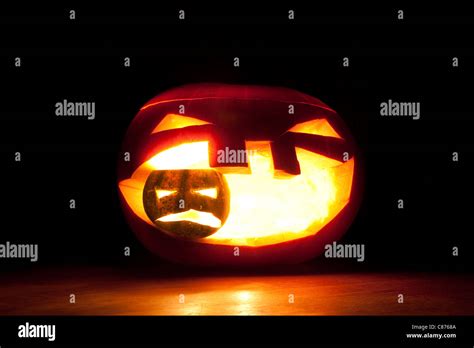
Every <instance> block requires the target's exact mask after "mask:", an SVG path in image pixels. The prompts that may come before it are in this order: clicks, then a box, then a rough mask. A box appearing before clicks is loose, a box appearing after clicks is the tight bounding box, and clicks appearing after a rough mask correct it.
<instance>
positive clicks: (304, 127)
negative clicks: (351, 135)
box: [288, 118, 341, 139]
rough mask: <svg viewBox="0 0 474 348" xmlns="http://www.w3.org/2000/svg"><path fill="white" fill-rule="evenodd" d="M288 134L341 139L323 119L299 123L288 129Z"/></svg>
mask: <svg viewBox="0 0 474 348" xmlns="http://www.w3.org/2000/svg"><path fill="white" fill-rule="evenodd" d="M288 132H294V133H305V134H313V135H322V136H324V137H333V138H339V139H341V136H340V135H339V134H337V132H336V131H335V130H334V128H332V126H331V125H330V124H329V122H328V121H327V120H326V119H324V118H320V119H317V120H311V121H306V122H303V123H299V124H297V125H295V126H293V127H292V128H290V129H289V130H288Z"/></svg>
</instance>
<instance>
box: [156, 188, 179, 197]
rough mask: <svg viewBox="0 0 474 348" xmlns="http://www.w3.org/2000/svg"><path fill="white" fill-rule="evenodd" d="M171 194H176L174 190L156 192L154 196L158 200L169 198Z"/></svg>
mask: <svg viewBox="0 0 474 348" xmlns="http://www.w3.org/2000/svg"><path fill="white" fill-rule="evenodd" d="M173 193H176V190H156V196H157V197H158V199H161V198H163V197H166V196H170V195H172V194H173Z"/></svg>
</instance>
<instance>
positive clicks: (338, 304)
mask: <svg viewBox="0 0 474 348" xmlns="http://www.w3.org/2000/svg"><path fill="white" fill-rule="evenodd" d="M1 277H2V281H1V282H0V315H474V277H473V276H472V275H470V274H434V273H399V272H392V273H373V272H367V273H332V274H331V273H325V274H314V273H311V272H310V273H309V274H308V272H306V273H303V274H283V275H277V274H275V273H269V274H264V273H263V274H251V275H245V274H238V273H237V274H234V273H230V274H225V273H222V272H221V273H219V274H212V273H210V274H207V273H201V274H193V272H187V273H185V274H179V273H178V274H176V273H173V271H172V270H164V271H162V272H158V273H154V272H150V273H147V272H139V271H136V270H133V269H129V268H120V267H91V266H89V267H61V268H49V269H44V270H39V271H35V272H33V271H21V272H9V273H7V274H3V275H2V276H1ZM70 294H74V295H75V301H76V303H74V304H71V303H70ZM399 294H403V295H404V303H402V304H400V303H398V295H399ZM183 295H184V296H183ZM292 299H294V301H293V303H292V301H291V300H292Z"/></svg>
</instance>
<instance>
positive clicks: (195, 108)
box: [118, 84, 361, 265]
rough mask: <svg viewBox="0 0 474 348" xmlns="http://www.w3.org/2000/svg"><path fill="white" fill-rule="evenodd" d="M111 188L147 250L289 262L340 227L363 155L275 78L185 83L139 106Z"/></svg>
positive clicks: (314, 104) (187, 257) (320, 109)
mask: <svg viewBox="0 0 474 348" xmlns="http://www.w3.org/2000/svg"><path fill="white" fill-rule="evenodd" d="M124 152H126V153H129V154H130V161H123V159H121V160H120V162H119V163H120V164H119V182H118V185H119V191H120V195H121V198H122V202H123V208H124V211H125V214H126V216H127V219H128V221H129V224H130V225H131V227H132V229H133V231H134V232H135V234H136V235H137V237H138V238H139V239H140V240H141V241H142V243H143V244H144V245H145V246H146V247H147V248H148V249H150V250H151V251H152V252H155V253H157V254H158V255H160V256H163V257H165V258H167V259H169V260H174V261H178V262H184V263H192V264H201V265H262V264H274V263H294V262H301V261H304V260H307V259H309V258H312V257H314V256H316V255H318V254H319V253H321V252H322V251H323V249H324V245H325V244H327V243H332V242H333V241H334V240H336V239H338V238H339V237H340V236H341V235H342V234H343V233H344V232H345V231H346V230H347V228H348V227H349V225H350V223H351V221H352V219H353V217H354V215H355V213H356V210H357V208H358V205H359V201H360V187H361V185H360V181H361V180H360V169H359V166H360V163H359V162H360V160H359V159H356V151H355V144H354V141H353V140H352V137H351V135H350V134H349V132H348V131H347V130H346V128H345V126H344V124H343V122H342V120H341V119H340V118H339V116H338V115H337V114H336V112H335V111H333V110H331V109H330V108H329V107H328V106H326V105H325V104H323V103H322V102H321V101H319V100H318V99H316V98H313V97H310V96H308V95H305V94H303V93H300V92H297V91H294V90H290V89H285V88H278V87H262V86H238V85H222V84H197V85H188V86H183V87H179V88H175V89H173V90H170V91H167V92H165V93H163V94H161V95H159V96H157V97H155V98H154V99H152V100H151V101H149V102H148V103H147V104H145V106H143V107H142V109H141V110H140V112H139V113H138V115H137V116H136V117H135V119H134V120H133V122H132V124H131V125H130V127H129V130H128V132H127V134H126V137H125V141H124Z"/></svg>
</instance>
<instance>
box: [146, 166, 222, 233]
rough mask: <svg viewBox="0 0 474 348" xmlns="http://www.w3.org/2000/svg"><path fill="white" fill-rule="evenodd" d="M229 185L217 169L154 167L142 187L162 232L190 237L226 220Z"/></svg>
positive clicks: (209, 231)
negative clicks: (155, 168)
mask: <svg viewBox="0 0 474 348" xmlns="http://www.w3.org/2000/svg"><path fill="white" fill-rule="evenodd" d="M229 201H230V200H229V189H228V186H227V183H226V180H225V179H224V176H223V175H222V174H221V173H219V172H218V171H216V170H214V169H176V170H155V171H153V172H151V174H150V176H149V177H148V179H147V181H146V183H145V187H144V190H143V206H144V208H145V212H146V214H147V215H148V217H149V218H150V220H151V221H153V223H154V224H155V225H156V226H157V227H158V228H160V229H161V230H162V231H163V232H165V233H168V234H170V235H172V236H176V237H182V238H187V239H195V238H204V237H207V236H209V235H211V234H213V233H214V232H215V231H217V230H218V229H219V228H221V227H222V225H223V224H224V222H225V220H226V218H227V215H228V213H229Z"/></svg>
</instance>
